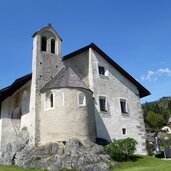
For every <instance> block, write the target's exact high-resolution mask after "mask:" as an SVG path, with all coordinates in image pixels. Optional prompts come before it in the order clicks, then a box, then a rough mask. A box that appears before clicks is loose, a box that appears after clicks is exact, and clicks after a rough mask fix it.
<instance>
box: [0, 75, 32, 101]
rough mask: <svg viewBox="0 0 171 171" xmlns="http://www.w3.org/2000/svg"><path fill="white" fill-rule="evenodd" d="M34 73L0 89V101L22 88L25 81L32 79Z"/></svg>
mask: <svg viewBox="0 0 171 171" xmlns="http://www.w3.org/2000/svg"><path fill="white" fill-rule="evenodd" d="M31 78H32V74H28V75H25V76H23V77H21V78H18V79H17V80H15V81H14V82H13V83H12V84H11V85H10V86H8V87H5V88H3V89H1V90H0V102H1V101H3V100H4V99H6V98H7V97H8V96H11V95H12V94H13V93H14V92H15V91H17V90H18V89H19V88H21V87H22V86H23V85H24V84H25V83H27V82H28V81H29V80H31Z"/></svg>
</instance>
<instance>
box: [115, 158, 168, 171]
mask: <svg viewBox="0 0 171 171" xmlns="http://www.w3.org/2000/svg"><path fill="white" fill-rule="evenodd" d="M112 171H171V160H161V159H157V158H153V157H149V156H140V158H138V159H137V160H136V161H133V162H122V163H118V166H117V167H116V168H114V169H112Z"/></svg>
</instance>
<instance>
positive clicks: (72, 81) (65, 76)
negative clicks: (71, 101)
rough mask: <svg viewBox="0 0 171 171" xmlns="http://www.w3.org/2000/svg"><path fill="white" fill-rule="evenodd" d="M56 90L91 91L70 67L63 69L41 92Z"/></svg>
mask: <svg viewBox="0 0 171 171" xmlns="http://www.w3.org/2000/svg"><path fill="white" fill-rule="evenodd" d="M56 88H84V89H88V90H90V89H89V88H88V87H87V85H86V84H85V83H84V82H83V81H81V79H80V78H79V77H78V76H77V74H76V73H75V72H74V71H73V70H72V69H71V68H70V67H64V68H62V69H61V71H59V73H58V74H57V75H56V76H55V77H54V78H52V80H50V81H49V82H48V83H47V84H46V85H45V86H44V87H43V88H42V89H41V92H43V91H45V90H50V89H56Z"/></svg>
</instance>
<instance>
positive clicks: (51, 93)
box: [44, 91, 55, 110]
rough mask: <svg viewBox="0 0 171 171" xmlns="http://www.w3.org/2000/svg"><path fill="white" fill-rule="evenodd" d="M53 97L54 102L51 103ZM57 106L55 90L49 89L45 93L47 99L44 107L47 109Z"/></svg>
mask: <svg viewBox="0 0 171 171" xmlns="http://www.w3.org/2000/svg"><path fill="white" fill-rule="evenodd" d="M51 98H53V99H52V100H53V103H52V104H51ZM54 108H55V95H54V92H52V91H48V92H46V93H45V99H44V109H45V110H51V109H54Z"/></svg>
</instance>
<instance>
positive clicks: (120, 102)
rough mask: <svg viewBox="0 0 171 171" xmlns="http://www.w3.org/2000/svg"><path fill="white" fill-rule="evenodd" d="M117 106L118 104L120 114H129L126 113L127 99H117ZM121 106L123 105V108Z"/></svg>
mask: <svg viewBox="0 0 171 171" xmlns="http://www.w3.org/2000/svg"><path fill="white" fill-rule="evenodd" d="M119 104H120V110H121V113H122V114H124V115H128V114H129V111H128V102H127V99H125V98H120V99H119ZM123 104H124V106H123Z"/></svg>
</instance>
